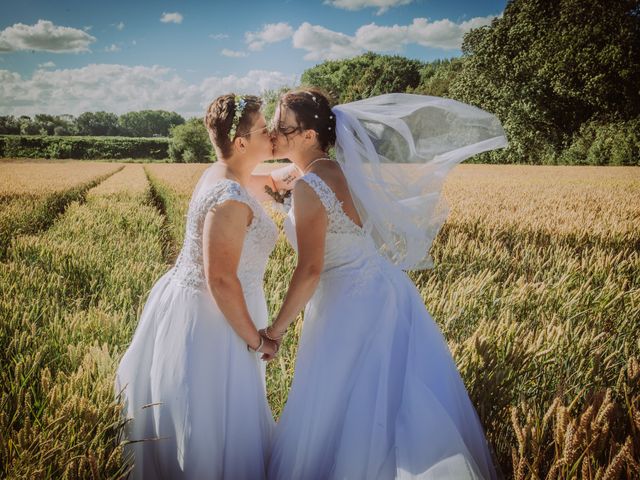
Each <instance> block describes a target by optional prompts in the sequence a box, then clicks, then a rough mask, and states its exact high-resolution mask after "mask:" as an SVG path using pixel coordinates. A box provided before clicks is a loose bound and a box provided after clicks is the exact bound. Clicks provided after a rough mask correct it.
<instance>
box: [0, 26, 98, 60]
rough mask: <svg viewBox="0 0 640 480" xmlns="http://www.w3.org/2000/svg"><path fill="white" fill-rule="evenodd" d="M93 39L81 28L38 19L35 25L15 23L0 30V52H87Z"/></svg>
mask: <svg viewBox="0 0 640 480" xmlns="http://www.w3.org/2000/svg"><path fill="white" fill-rule="evenodd" d="M95 41H96V39H95V37H92V36H91V35H89V34H88V33H86V32H84V31H83V30H79V29H77V28H71V27H60V26H57V25H54V24H53V23H52V22H50V21H49V20H38V23H36V24H35V25H25V24H23V23H16V24H14V25H12V26H11V27H7V28H5V29H4V30H2V31H0V52H15V51H18V50H40V51H45V52H55V53H62V52H74V53H77V52H88V51H89V45H90V44H91V43H93V42H95Z"/></svg>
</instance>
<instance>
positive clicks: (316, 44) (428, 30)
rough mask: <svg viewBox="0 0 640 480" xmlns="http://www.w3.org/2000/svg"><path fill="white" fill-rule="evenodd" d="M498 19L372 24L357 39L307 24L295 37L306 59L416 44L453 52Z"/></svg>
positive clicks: (416, 19) (424, 19)
mask: <svg viewBox="0 0 640 480" xmlns="http://www.w3.org/2000/svg"><path fill="white" fill-rule="evenodd" d="M494 18H495V15H490V16H487V17H475V18H472V19H471V20H467V21H464V22H461V23H455V22H452V21H451V20H448V19H444V20H436V21H434V22H430V21H429V20H428V19H426V18H414V19H413V22H412V23H411V24H410V25H393V26H391V27H386V26H379V25H376V24H375V23H371V24H369V25H363V26H362V27H360V28H359V29H358V30H357V31H356V33H355V35H353V36H351V35H346V34H344V33H340V32H335V31H333V30H329V29H327V28H325V27H322V26H320V25H311V24H310V23H307V22H305V23H303V24H302V25H300V27H299V28H298V29H297V30H296V32H295V33H294V34H293V46H294V47H295V48H300V49H302V50H306V51H307V53H306V55H305V56H304V59H305V60H315V61H319V60H337V59H340V58H348V57H352V56H354V55H358V54H360V53H364V52H365V51H372V52H399V51H401V50H402V49H403V48H404V46H405V45H408V44H412V43H413V44H418V45H422V46H423V47H432V48H440V49H443V50H452V49H457V48H460V47H461V46H462V38H463V36H464V34H465V33H466V32H468V31H469V30H471V29H472V28H477V27H480V26H483V25H489V24H490V23H491V20H493V19H494Z"/></svg>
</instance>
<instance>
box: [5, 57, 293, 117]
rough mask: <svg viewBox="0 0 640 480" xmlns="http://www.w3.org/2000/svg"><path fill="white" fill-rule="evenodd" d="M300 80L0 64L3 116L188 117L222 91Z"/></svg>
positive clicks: (255, 73)
mask: <svg viewBox="0 0 640 480" xmlns="http://www.w3.org/2000/svg"><path fill="white" fill-rule="evenodd" d="M298 81H299V78H298V77H297V76H295V75H286V74H284V73H281V72H273V71H264V70H251V71H249V72H247V73H246V74H245V75H244V76H238V75H228V76H216V77H208V78H206V79H204V80H203V81H202V82H200V83H197V84H190V83H187V82H186V81H185V80H184V79H183V78H181V77H180V76H178V75H177V74H176V73H175V71H173V70H171V69H169V68H165V67H160V66H157V65H156V66H153V67H145V66H134V67H130V66H126V65H113V64H99V65H96V64H92V65H88V66H86V67H83V68H77V69H67V70H53V71H50V70H36V71H35V72H34V73H33V75H32V76H31V78H22V77H21V76H20V75H19V74H18V73H15V72H11V71H9V70H2V69H0V105H2V111H3V114H4V115H34V114H36V113H50V114H62V113H70V114H73V115H78V114H80V113H82V112H87V111H91V112H95V111H99V110H105V111H108V112H114V113H117V114H122V113H125V112H128V111H133V110H144V109H162V110H170V111H176V112H178V113H180V114H181V115H184V116H185V117H189V116H202V115H203V114H204V110H205V108H206V106H207V105H208V104H209V103H210V102H211V101H212V100H213V99H214V98H215V97H217V96H218V95H222V94H225V93H229V92H236V93H242V94H260V93H261V92H262V91H264V90H266V89H278V88H280V87H282V86H285V85H289V86H291V85H294V84H296V83H297V82H298Z"/></svg>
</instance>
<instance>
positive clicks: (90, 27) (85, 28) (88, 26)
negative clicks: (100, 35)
mask: <svg viewBox="0 0 640 480" xmlns="http://www.w3.org/2000/svg"><path fill="white" fill-rule="evenodd" d="M92 28H93V25H87V26H86V27H82V29H83V30H84V31H85V32H88V31H89V30H91V29H92Z"/></svg>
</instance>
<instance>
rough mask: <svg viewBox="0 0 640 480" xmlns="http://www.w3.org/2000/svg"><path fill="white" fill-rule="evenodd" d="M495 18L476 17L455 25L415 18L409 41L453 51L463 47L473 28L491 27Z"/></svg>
mask: <svg viewBox="0 0 640 480" xmlns="http://www.w3.org/2000/svg"><path fill="white" fill-rule="evenodd" d="M494 18H495V15H489V16H487V17H475V18H472V19H471V20H467V21H465V22H462V23H454V22H452V21H451V20H448V19H446V18H445V19H443V20H436V21H434V22H429V20H428V19H426V18H414V19H413V23H412V24H411V25H409V27H408V39H409V41H410V42H412V43H418V44H420V45H422V46H424V47H434V48H442V49H445V50H452V49H456V48H460V47H461V45H462V37H463V36H464V34H465V33H467V32H468V31H469V30H471V29H472V28H478V27H481V26H484V25H489V24H490V23H491V20H493V19H494Z"/></svg>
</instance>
